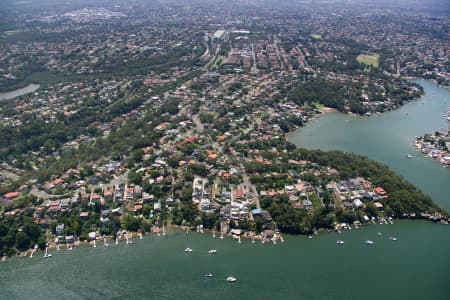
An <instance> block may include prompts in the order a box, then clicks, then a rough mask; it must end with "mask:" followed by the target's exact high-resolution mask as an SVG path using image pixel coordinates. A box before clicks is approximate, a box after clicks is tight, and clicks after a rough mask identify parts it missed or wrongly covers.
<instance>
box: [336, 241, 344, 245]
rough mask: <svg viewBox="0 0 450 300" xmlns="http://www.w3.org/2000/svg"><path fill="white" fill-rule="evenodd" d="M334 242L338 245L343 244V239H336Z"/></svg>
mask: <svg viewBox="0 0 450 300" xmlns="http://www.w3.org/2000/svg"><path fill="white" fill-rule="evenodd" d="M336 244H338V245H343V244H344V241H343V240H338V241H336Z"/></svg>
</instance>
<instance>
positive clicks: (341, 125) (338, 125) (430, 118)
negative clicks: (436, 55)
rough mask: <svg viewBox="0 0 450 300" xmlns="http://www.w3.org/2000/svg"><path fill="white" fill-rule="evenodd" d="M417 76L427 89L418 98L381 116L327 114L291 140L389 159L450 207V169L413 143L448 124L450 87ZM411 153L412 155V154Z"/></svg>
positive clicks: (444, 205) (397, 169)
mask: <svg viewBox="0 0 450 300" xmlns="http://www.w3.org/2000/svg"><path fill="white" fill-rule="evenodd" d="M416 82H417V83H419V84H420V85H422V86H423V87H424V89H425V95H424V96H423V97H422V98H421V99H420V100H417V101H414V102H411V103H408V104H406V105H405V106H403V107H402V108H400V109H398V110H395V111H391V112H388V113H385V114H383V115H381V116H371V117H349V116H348V115H345V114H340V113H330V114H326V115H325V116H324V117H322V118H320V119H318V120H316V121H314V122H313V123H312V124H310V125H309V126H306V127H304V128H301V129H300V130H297V131H296V132H295V133H293V134H292V135H291V136H290V138H289V140H290V141H291V142H293V143H294V144H296V145H297V146H299V147H304V148H309V149H323V150H330V149H338V150H343V151H348V152H355V153H357V154H362V155H366V156H368V157H369V158H371V159H374V160H377V161H380V162H382V163H385V164H387V165H388V166H389V167H391V168H392V169H393V170H394V171H396V172H397V173H399V174H400V175H402V176H403V177H405V178H406V179H407V180H409V181H410V182H411V183H413V184H415V185H416V186H417V187H419V188H421V189H422V190H423V191H424V192H425V193H427V194H429V195H430V196H431V197H432V198H433V199H434V200H435V201H436V202H437V203H438V204H439V205H441V206H442V207H444V208H446V209H447V210H449V211H450V192H449V190H448V186H449V185H450V169H445V168H443V166H442V165H441V164H440V163H439V162H437V161H433V160H430V159H429V158H425V157H424V156H423V155H422V154H421V153H420V152H417V151H416V148H415V146H413V145H412V144H413V142H414V141H415V136H420V135H424V134H425V133H431V132H433V131H434V130H437V129H439V128H445V129H450V128H449V127H448V126H449V123H448V121H447V120H446V119H445V118H444V117H443V116H442V114H443V113H445V112H446V111H447V110H448V109H449V108H450V91H449V90H446V89H444V88H441V87H438V86H436V85H435V84H433V83H432V82H430V81H426V80H417V81H416ZM408 154H411V155H413V158H412V159H408V158H407V157H406V156H407V155H408Z"/></svg>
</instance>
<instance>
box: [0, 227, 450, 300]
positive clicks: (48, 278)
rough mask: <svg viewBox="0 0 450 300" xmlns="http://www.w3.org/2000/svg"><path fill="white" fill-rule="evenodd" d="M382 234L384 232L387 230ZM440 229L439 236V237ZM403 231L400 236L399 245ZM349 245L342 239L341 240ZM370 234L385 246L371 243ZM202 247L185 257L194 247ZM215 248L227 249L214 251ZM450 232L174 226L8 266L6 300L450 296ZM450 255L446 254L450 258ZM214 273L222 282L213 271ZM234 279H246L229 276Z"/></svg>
mask: <svg viewBox="0 0 450 300" xmlns="http://www.w3.org/2000/svg"><path fill="white" fill-rule="evenodd" d="M377 232H381V233H383V235H382V236H378V235H377ZM430 232H432V233H433V234H430ZM391 235H395V236H396V237H397V238H398V240H397V241H395V242H394V241H390V240H389V238H388V237H389V236H391ZM338 238H339V239H343V240H344V241H345V244H344V245H342V246H337V245H336V239H338ZM366 239H372V240H373V241H374V242H375V244H374V245H367V244H365V243H364V241H365V240H366ZM185 247H191V248H193V252H192V253H191V254H185V253H184V248H185ZM209 249H217V254H215V255H208V254H207V252H208V250H209ZM449 253H450V235H449V230H448V228H447V227H445V226H439V225H435V224H432V223H429V222H424V221H417V222H413V221H403V222H397V224H395V225H373V226H368V227H366V228H361V229H358V230H356V229H353V230H351V231H348V232H344V233H343V234H341V235H338V234H336V233H324V234H321V235H320V236H319V237H318V238H314V239H307V238H305V237H299V236H295V237H292V236H287V237H286V241H285V242H284V243H282V244H281V243H279V244H277V245H273V244H267V243H266V244H264V245H263V244H260V243H255V244H252V243H250V242H249V241H243V242H242V244H238V243H237V242H236V241H232V240H230V239H224V240H220V239H218V238H216V239H213V238H212V237H211V236H210V235H206V234H205V235H200V234H195V233H191V234H189V235H186V234H185V233H183V232H180V231H177V232H171V233H170V234H169V235H168V236H166V237H157V236H151V237H148V238H145V239H144V240H136V241H135V242H134V243H133V244H132V245H128V246H127V245H125V244H124V243H123V244H121V245H119V246H115V245H114V246H111V247H109V248H103V247H97V248H95V249H94V248H91V247H84V248H78V249H74V250H73V251H71V252H69V251H66V250H61V251H59V252H56V251H53V254H54V256H53V258H51V259H47V260H44V259H43V258H41V257H39V256H36V257H34V258H27V259H20V260H13V261H10V262H8V263H6V264H2V265H1V266H0V286H1V295H0V297H1V298H2V299H17V298H20V299H25V298H29V299H30V298H31V299H49V298H50V299H61V298H64V299H95V298H97V299H380V298H383V299H448V297H449V295H450V288H449V285H448V275H449V258H448V254H449ZM444 254H445V255H444ZM210 272H211V273H213V275H214V277H213V278H205V277H204V276H203V275H204V274H207V273H210ZM227 276H234V277H236V278H237V280H238V281H237V282H236V283H234V284H231V283H228V282H226V280H225V279H226V277H227Z"/></svg>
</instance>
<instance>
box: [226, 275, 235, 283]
mask: <svg viewBox="0 0 450 300" xmlns="http://www.w3.org/2000/svg"><path fill="white" fill-rule="evenodd" d="M236 280H237V279H236V278H234V277H233V276H230V277H227V281H228V282H236Z"/></svg>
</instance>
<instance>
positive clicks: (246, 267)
mask: <svg viewBox="0 0 450 300" xmlns="http://www.w3.org/2000/svg"><path fill="white" fill-rule="evenodd" d="M421 84H423V86H424V87H425V90H426V92H427V94H426V95H425V96H424V98H423V101H424V104H422V100H421V101H418V102H415V103H412V104H409V105H407V106H406V107H404V108H402V109H401V110H399V111H397V112H393V113H389V114H386V115H384V116H382V117H374V118H356V119H349V118H348V117H347V116H344V115H339V114H328V115H326V116H325V117H324V118H322V119H321V120H319V121H318V122H316V123H314V124H312V125H311V126H309V127H307V128H304V129H302V130H300V131H299V132H297V133H296V134H295V136H293V137H292V140H293V141H295V142H296V143H297V144H299V145H302V146H308V147H311V148H322V149H334V148H336V149H344V150H348V151H355V152H357V153H361V154H365V155H368V156H369V157H371V158H373V159H377V160H379V161H383V162H385V163H387V164H389V165H390V166H391V167H392V168H393V169H395V170H396V171H397V172H399V173H401V174H403V175H404V176H405V177H406V178H408V180H410V181H412V182H414V183H416V184H417V185H418V186H420V187H421V188H422V189H423V190H424V191H425V192H426V193H428V194H430V195H432V196H433V198H434V199H435V200H436V201H437V202H438V203H439V204H441V205H442V206H444V207H446V208H449V207H450V204H449V199H448V196H449V193H448V186H449V184H450V178H449V176H450V175H449V174H450V170H448V169H447V170H446V169H443V168H442V167H441V166H440V165H439V164H438V163H436V162H433V161H430V160H428V159H425V158H423V157H422V156H420V155H419V154H418V153H415V152H414V150H413V148H412V147H411V146H410V145H409V144H410V142H411V141H412V140H411V138H413V137H414V135H419V134H423V133H424V132H427V131H430V130H432V129H435V128H439V127H442V126H444V125H446V124H445V122H444V121H443V120H442V118H441V116H440V114H441V113H442V112H443V111H446V110H447V108H448V107H449V103H450V97H449V95H450V92H448V91H446V90H443V89H440V88H437V87H435V86H434V85H432V84H430V83H428V82H421ZM406 112H408V115H406ZM347 120H348V121H347ZM408 153H411V154H412V153H414V158H413V159H406V158H405V156H406V154H408ZM378 232H381V233H382V236H379V235H377V233H378ZM389 236H396V237H397V238H398V240H397V241H395V242H394V241H391V240H389ZM338 239H342V240H344V241H345V244H344V245H342V246H338V245H336V240H338ZM367 239H371V240H373V241H374V242H375V244H374V245H372V246H370V245H367V244H365V243H364V241H365V240H367ZM186 247H191V248H192V249H193V250H194V251H193V252H192V253H191V254H185V253H184V249H185V248H186ZM209 249H217V252H218V253H217V254H216V255H208V254H207V252H208V250H209ZM42 254H43V253H42V252H41V253H38V255H36V256H35V257H34V258H25V259H11V260H9V261H7V262H6V263H2V264H0V299H450V284H449V282H450V281H449V277H450V276H449V275H450V226H444V225H437V224H433V223H431V222H426V221H396V223H395V224H394V225H371V226H368V227H365V228H361V229H358V230H356V229H353V230H351V231H347V232H344V233H342V234H340V235H339V234H337V233H334V232H330V233H327V232H323V233H320V235H319V236H318V237H315V238H313V239H307V238H306V237H302V236H285V242H284V243H278V244H277V245H273V244H267V243H266V244H264V245H263V244H260V243H255V244H252V243H250V242H249V241H243V242H242V243H241V244H238V243H237V242H236V241H233V240H231V239H224V240H220V239H218V238H216V239H213V238H212V237H211V236H210V235H207V234H204V235H200V234H196V233H191V234H189V235H186V234H185V233H183V232H180V231H171V232H169V233H168V236H166V237H157V236H149V237H146V238H144V239H143V240H135V242H134V243H133V244H132V245H128V246H127V245H125V244H124V243H122V244H120V245H119V246H115V245H111V247H109V248H103V247H97V248H95V249H94V248H91V247H81V248H77V249H74V250H73V251H66V250H61V251H59V252H57V251H55V250H52V254H53V258H51V259H47V260H45V259H43V258H42ZM206 273H213V274H214V277H213V278H205V277H204V276H203V275H204V274H206ZM228 276H234V277H236V278H237V280H238V281H237V282H236V283H234V284H231V283H228V282H226V280H225V279H226V277H228Z"/></svg>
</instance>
